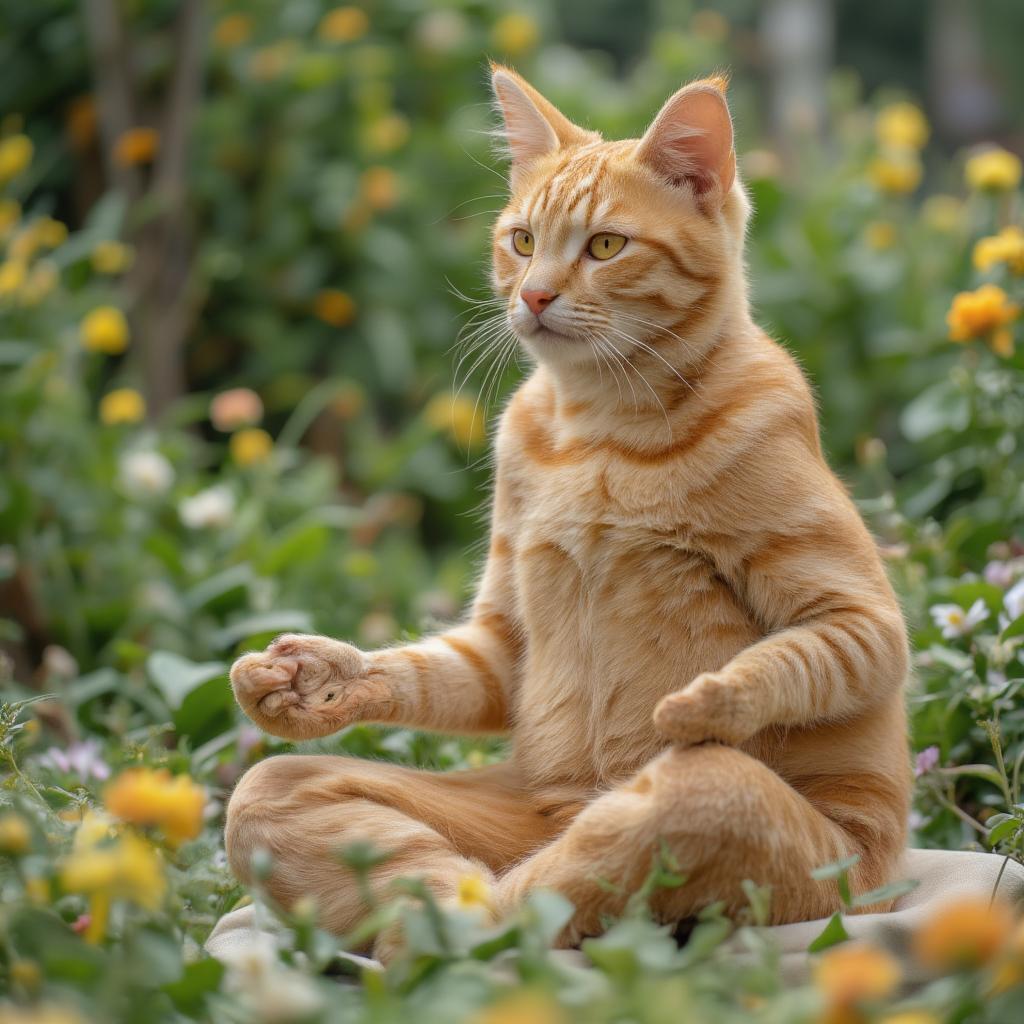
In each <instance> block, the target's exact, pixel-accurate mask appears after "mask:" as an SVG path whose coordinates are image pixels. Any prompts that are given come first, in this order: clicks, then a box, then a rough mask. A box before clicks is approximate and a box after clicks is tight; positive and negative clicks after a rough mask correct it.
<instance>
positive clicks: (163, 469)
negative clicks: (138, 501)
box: [118, 451, 174, 498]
mask: <svg viewBox="0 0 1024 1024" xmlns="http://www.w3.org/2000/svg"><path fill="white" fill-rule="evenodd" d="M118 477H119V479H120V481H121V486H122V487H123V488H124V489H125V491H127V492H128V494H130V495H132V496H133V497H136V498H155V497H159V496H160V495H161V494H166V493H167V492H168V491H169V490H170V488H171V484H173V483H174V467H173V466H172V465H171V464H170V462H169V461H168V460H167V459H166V458H165V457H164V456H163V455H161V454H160V453H159V452H154V451H135V452H126V453H125V454H124V455H122V456H121V464H120V466H119V467H118Z"/></svg>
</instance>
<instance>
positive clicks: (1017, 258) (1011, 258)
mask: <svg viewBox="0 0 1024 1024" xmlns="http://www.w3.org/2000/svg"><path fill="white" fill-rule="evenodd" d="M972 258H973V260H974V266H975V267H976V268H977V269H978V270H982V271H985V270H991V269H992V267H994V266H995V265H996V264H997V263H1005V264H1006V266H1007V267H1008V268H1009V269H1010V270H1012V271H1013V272H1014V273H1015V274H1024V231H1021V229H1020V228H1019V227H1017V226H1016V225H1015V224H1012V225H1010V226H1009V227H1005V228H1003V230H1002V231H1000V232H999V234H997V235H990V236H989V237H988V238H980V239H978V241H977V242H976V243H975V245H974V253H973V257H972Z"/></svg>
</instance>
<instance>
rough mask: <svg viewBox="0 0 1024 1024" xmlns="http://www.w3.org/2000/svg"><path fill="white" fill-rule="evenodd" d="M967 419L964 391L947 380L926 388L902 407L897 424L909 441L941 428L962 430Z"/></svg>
mask: <svg viewBox="0 0 1024 1024" xmlns="http://www.w3.org/2000/svg"><path fill="white" fill-rule="evenodd" d="M970 421H971V404H970V400H969V399H968V397H967V395H966V394H965V393H964V392H963V391H962V390H961V389H960V388H958V387H957V386H956V385H955V384H953V383H951V382H950V381H949V380H942V381H939V383H937V384H933V385H932V386H931V387H930V388H926V389H925V390H924V391H922V392H921V394H919V395H918V396H917V398H915V399H914V400H913V401H912V402H910V403H909V404H908V405H907V406H906V407H905V408H904V410H903V415H902V416H900V427H901V429H902V430H903V434H904V436H905V437H906V438H907V440H909V441H923V440H925V438H928V437H932V436H933V435H935V434H939V433H942V432H943V431H947V430H948V431H960V430H964V429H965V428H966V427H967V426H968V424H969V423H970Z"/></svg>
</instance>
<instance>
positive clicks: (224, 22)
mask: <svg viewBox="0 0 1024 1024" xmlns="http://www.w3.org/2000/svg"><path fill="white" fill-rule="evenodd" d="M250 35H252V19H251V18H249V17H247V16H246V15H244V14H229V15H227V16H226V17H223V18H221V19H220V21H218V22H217V24H216V25H215V26H214V29H213V41H214V42H215V43H216V44H217V45H218V46H222V47H224V48H225V49H231V48H233V47H235V46H241V45H242V43H244V42H245V41H246V40H247V39H248V38H249V36H250Z"/></svg>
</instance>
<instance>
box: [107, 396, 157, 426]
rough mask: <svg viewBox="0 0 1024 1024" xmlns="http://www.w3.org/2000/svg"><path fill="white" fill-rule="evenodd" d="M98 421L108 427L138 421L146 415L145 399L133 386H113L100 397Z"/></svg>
mask: <svg viewBox="0 0 1024 1024" xmlns="http://www.w3.org/2000/svg"><path fill="white" fill-rule="evenodd" d="M99 411H100V422H101V423H104V424H106V425H107V426H108V427H115V426H118V425H119V424H122V423H139V422H141V421H142V420H143V419H145V416H146V400H145V398H143V397H142V395H141V394H140V393H139V392H138V391H136V390H135V389H134V388H114V390H113V391H108V392H107V393H106V394H105V395H104V396H103V397H102V398H101V399H100V410H99Z"/></svg>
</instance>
